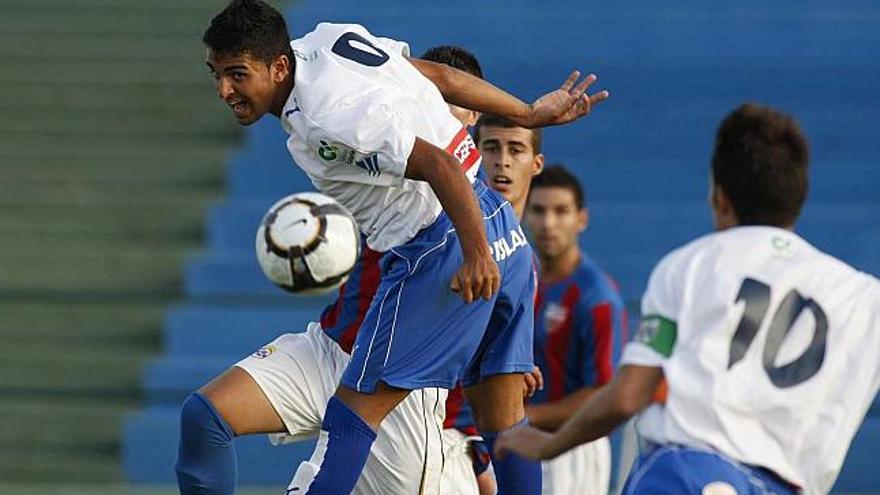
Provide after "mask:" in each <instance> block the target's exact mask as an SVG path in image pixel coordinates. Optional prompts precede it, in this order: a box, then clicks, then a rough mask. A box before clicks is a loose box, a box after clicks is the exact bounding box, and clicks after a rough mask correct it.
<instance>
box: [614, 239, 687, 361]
mask: <svg viewBox="0 0 880 495" xmlns="http://www.w3.org/2000/svg"><path fill="white" fill-rule="evenodd" d="M676 254H678V253H672V254H670V255H669V256H667V257H666V258H664V259H663V260H662V261H660V263H658V264H657V266H656V267H655V268H654V271H653V272H651V277H650V279H649V280H648V288H647V289H646V290H645V294H644V295H643V296H642V319H641V322H640V323H639V328H638V330H637V331H636V334H635V336H634V338H633V340H632V341H631V342H629V343H627V345H626V347H624V350H623V356H622V357H621V359H620V362H621V365H626V364H631V365H637V366H658V367H659V366H662V365H663V364H664V363H665V362H666V360H667V359H669V357H670V356H671V355H672V351H673V349H674V348H675V342H676V340H677V337H678V321H677V320H678V314H679V310H680V309H681V292H682V290H683V289H684V288H683V286H682V284H681V280H682V279H681V270H682V269H683V267H682V266H680V264H679V263H677V262H676V260H677V259H678V258H679V256H676Z"/></svg>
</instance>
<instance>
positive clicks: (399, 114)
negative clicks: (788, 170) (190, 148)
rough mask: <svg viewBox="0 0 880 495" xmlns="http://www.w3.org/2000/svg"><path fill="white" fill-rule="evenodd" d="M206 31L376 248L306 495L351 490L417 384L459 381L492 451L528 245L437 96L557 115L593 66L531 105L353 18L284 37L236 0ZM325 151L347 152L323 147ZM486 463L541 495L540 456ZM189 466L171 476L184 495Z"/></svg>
mask: <svg viewBox="0 0 880 495" xmlns="http://www.w3.org/2000/svg"><path fill="white" fill-rule="evenodd" d="M204 40H205V42H206V45H207V46H208V65H209V67H210V68H211V70H212V73H213V74H214V77H215V80H216V82H217V89H218V95H219V96H220V97H221V98H222V99H223V100H224V101H225V102H226V103H227V104H228V105H229V107H230V109H231V110H232V112H233V114H234V116H235V117H236V119H237V120H238V121H239V122H240V123H242V124H250V123H253V122H255V121H256V120H258V119H259V118H260V117H262V116H263V115H265V114H266V113H270V114H272V115H274V116H276V117H278V118H279V119H281V124H282V127H284V129H285V130H286V131H287V132H288V133H289V134H290V139H289V140H288V149H289V151H290V152H291V155H292V156H293V157H294V160H295V161H296V162H297V164H298V165H299V166H300V167H301V168H302V169H303V170H304V171H305V172H306V173H307V175H308V176H309V177H310V179H311V180H312V183H313V184H314V185H315V186H316V187H317V188H318V190H319V191H320V192H322V193H323V194H326V195H328V196H330V197H332V198H334V199H336V200H337V201H339V202H340V203H341V204H342V205H343V206H345V207H346V208H347V209H348V210H349V211H350V212H351V213H352V215H353V216H354V217H355V219H356V220H357V221H358V224H359V225H360V227H361V230H362V232H363V233H364V234H365V235H366V236H367V245H368V246H369V247H370V248H371V249H374V250H376V251H379V252H382V253H384V254H383V260H382V265H383V270H382V274H381V282H380V287H379V290H378V292H377V294H376V296H375V297H374V298H373V301H372V304H371V306H370V309H369V311H368V312H367V314H366V317H365V319H364V321H363V323H362V326H363V327H364V328H370V329H373V331H372V332H361V333H359V334H358V337H357V341H356V344H355V347H354V349H353V352H352V359H351V362H350V363H349V365H348V367H347V369H346V371H345V373H344V374H343V377H342V381H341V385H340V386H339V388H338V389H337V391H336V394H335V396H334V397H333V398H332V399H331V400H330V401H329V403H328V405H327V410H326V413H325V416H324V422H323V424H322V432H321V437H320V439H319V442H324V443H326V446H327V448H326V452H325V454H324V457H323V460H322V462H321V465H320V471H319V473H318V475H317V476H316V477H315V479H314V481H313V482H312V483H311V484H310V485H309V487H308V488H307V491H306V493H308V494H313V493H321V494H337V493H338V494H343V493H349V492H350V491H351V489H352V487H353V486H354V485H355V482H356V481H357V478H358V476H359V475H360V472H361V469H362V468H363V464H364V462H365V460H366V458H367V455H368V453H369V450H370V446H371V445H372V443H373V441H374V440H375V438H376V433H375V430H376V429H377V428H378V427H379V425H380V424H381V422H382V420H383V419H384V418H385V416H386V415H387V414H388V413H389V412H390V411H391V410H392V409H393V408H394V407H395V406H396V405H397V404H398V403H399V402H401V401H402V400H403V399H404V398H405V397H406V396H407V395H408V394H409V392H410V391H411V390H414V389H419V388H423V387H431V386H441V387H445V388H451V387H452V386H454V385H455V383H456V381H457V380H458V379H459V378H462V379H463V382H464V384H465V385H467V386H468V388H467V392H468V396H469V399H470V400H471V403H472V405H473V407H474V408H475V410H476V411H477V415H478V418H479V420H478V426H479V427H480V429H481V433H482V434H483V437H484V438H485V439H486V440H487V442H488V443H489V445H490V446H491V444H492V443H493V442H494V439H495V438H496V437H497V436H498V434H499V432H501V431H504V430H507V429H509V428H513V427H516V426H518V425H520V423H521V422H523V420H524V411H523V404H522V395H521V393H522V376H521V374H522V373H523V372H527V371H530V370H531V369H532V362H533V360H532V356H531V342H532V334H531V325H532V320H531V319H532V317H533V315H532V311H533V307H532V305H533V301H532V300H531V296H532V293H533V289H534V282H535V281H534V278H533V275H532V270H531V262H532V258H531V251H530V249H529V247H528V244H527V243H525V240H524V239H521V238H520V237H521V235H520V234H519V232H520V228H519V225H518V222H517V220H516V218H515V215H514V213H513V211H512V210H511V208H510V206H509V205H508V204H507V203H506V202H504V200H503V199H502V198H501V197H500V196H498V195H497V194H496V193H494V192H491V191H489V190H488V189H487V188H486V186H485V184H483V183H482V182H481V181H475V180H474V176H475V175H476V171H477V169H478V167H479V154H478V153H477V151H476V149H475V148H474V147H473V143H472V141H471V140H470V138H469V137H468V136H467V132H466V131H465V130H464V129H462V128H461V126H460V123H459V122H458V121H457V120H456V119H455V118H454V117H453V116H452V115H451V114H450V113H449V110H448V107H447V106H446V101H448V102H449V103H452V104H455V105H457V106H460V107H463V108H469V109H472V110H475V111H481V112H490V113H495V114H499V115H502V116H505V117H507V118H509V119H511V120H513V121H515V122H517V123H519V124H521V125H523V126H526V127H538V126H546V125H556V124H564V123H567V122H571V121H573V120H575V119H578V118H581V117H584V116H586V115H587V114H588V113H589V112H590V110H591V108H592V106H593V105H595V104H596V103H598V102H600V101H602V100H604V99H605V98H607V97H608V93H607V92H599V93H596V94H594V95H592V96H590V95H587V94H586V90H587V88H588V87H589V86H590V85H591V84H592V83H593V82H594V81H595V76H592V75H591V76H588V77H587V78H585V79H584V80H581V81H580V82H579V79H580V74H579V73H577V72H574V73H572V74H571V76H569V78H567V79H566V81H565V82H564V83H563V84H562V86H561V87H560V88H559V89H558V90H556V91H552V92H550V93H548V94H547V95H545V96H543V97H541V98H539V99H538V100H536V101H535V102H534V103H532V104H531V105H528V104H525V103H523V102H521V101H520V100H518V99H516V98H514V97H512V96H510V95H508V94H507V93H504V92H503V91H501V90H498V89H497V88H495V87H494V86H492V85H490V84H488V83H485V82H483V81H482V80H480V79H478V78H475V77H472V76H469V75H467V74H465V73H463V72H460V71H457V70H455V69H452V68H449V67H446V66H442V65H438V64H433V63H429V62H424V61H416V60H411V59H409V58H408V57H407V56H406V55H407V54H408V47H407V45H406V44H405V43H401V42H398V41H394V40H390V39H386V38H378V37H375V36H373V35H372V34H370V33H369V32H368V31H367V30H366V29H364V28H363V27H362V26H358V25H353V24H347V25H338V24H327V23H324V24H320V25H319V26H318V27H317V28H316V30H315V31H313V32H312V33H309V34H308V35H306V36H304V37H303V38H301V39H298V40H294V41H293V42H292V43H288V41H289V35H288V34H287V29H286V26H285V24H284V20H283V18H282V17H281V16H280V14H279V13H278V12H277V11H275V10H274V9H272V8H271V7H269V6H268V5H266V4H264V3H262V2H258V1H246V0H236V1H234V2H232V3H231V4H230V5H229V6H228V7H227V8H226V9H225V10H224V11H223V12H221V13H220V14H218V15H217V16H216V17H215V18H214V19H213V20H212V23H211V26H210V27H209V29H208V30H207V32H206V33H205V37H204ZM444 98H445V100H446V101H444ZM328 146H331V147H334V148H335V149H336V150H338V151H341V153H332V154H330V153H326V152H324V153H322V150H326V148H327V147H328ZM518 238H520V239H519V242H517V239H518ZM501 241H505V242H501ZM490 243H492V244H494V245H495V246H496V249H494V250H493V249H492V248H491V247H490ZM502 245H503V246H505V247H510V246H513V247H512V248H510V249H504V250H503V252H500V251H499V250H498V249H497V246H502ZM502 273H503V275H504V276H503V278H502ZM438 280H442V281H445V280H449V281H450V283H449V285H448V286H445V284H442V283H441V284H438V283H437V281H438ZM450 288H451V289H452V290H454V291H456V292H458V293H459V295H460V297H456V296H454V295H453V294H451V293H450V292H449V289H450ZM426 304H427V305H428V307H427V308H426ZM425 315H430V318H425ZM490 319H491V322H492V325H491V326H490V325H489V323H490ZM490 405H491V407H490ZM208 409H210V408H208ZM210 412H211V411H210V410H209V411H207V413H210ZM181 464H182V465H183V466H184V467H186V466H187V465H188V464H189V463H187V462H185V460H184V462H182V463H179V466H180V465H181ZM495 468H496V474H497V476H498V480H499V488H500V491H501V492H502V493H505V494H518V493H538V492H539V491H540V468H539V466H538V464H537V463H534V462H529V461H526V460H524V459H522V458H518V457H516V456H511V457H509V458H507V459H506V460H505V461H502V462H497V463H496V464H495ZM197 471H198V469H197V467H196V468H195V469H193V470H191V472H183V473H180V472H179V474H180V476H179V479H180V480H181V485H182V488H183V490H184V491H185V492H186V491H187V490H189V489H190V488H192V487H193V486H194V485H195V484H197V480H195V482H193V483H190V481H191V475H192V473H193V472H197Z"/></svg>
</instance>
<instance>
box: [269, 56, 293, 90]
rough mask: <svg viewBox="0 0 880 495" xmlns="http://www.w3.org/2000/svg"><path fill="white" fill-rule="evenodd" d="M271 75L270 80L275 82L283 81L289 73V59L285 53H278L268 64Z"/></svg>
mask: <svg viewBox="0 0 880 495" xmlns="http://www.w3.org/2000/svg"><path fill="white" fill-rule="evenodd" d="M269 71H270V74H271V76H272V82H274V83H275V84H281V83H283V82H284V81H285V80H286V79H287V77H288V76H289V75H290V59H289V58H288V57H287V55H278V56H277V57H276V58H275V60H274V61H272V64H271V65H270V66H269Z"/></svg>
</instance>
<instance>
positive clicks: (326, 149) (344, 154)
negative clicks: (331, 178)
mask: <svg viewBox="0 0 880 495" xmlns="http://www.w3.org/2000/svg"><path fill="white" fill-rule="evenodd" d="M320 143H321V146H320V147H318V156H319V157H320V158H321V160H324V161H325V162H327V163H348V164H351V162H353V161H354V159H355V156H356V153H355V151H354V150H353V149H351V148H349V147H348V146H345V145H344V144H339V143H331V142H329V141H324V140H321V141H320Z"/></svg>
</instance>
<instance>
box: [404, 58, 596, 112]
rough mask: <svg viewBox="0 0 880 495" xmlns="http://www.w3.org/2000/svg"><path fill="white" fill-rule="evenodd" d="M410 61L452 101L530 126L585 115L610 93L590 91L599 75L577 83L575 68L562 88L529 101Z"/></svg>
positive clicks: (423, 62)
mask: <svg viewBox="0 0 880 495" xmlns="http://www.w3.org/2000/svg"><path fill="white" fill-rule="evenodd" d="M409 60H410V62H411V63H412V64H413V65H414V66H415V67H416V69H418V70H419V72H421V73H422V75H424V76H425V77H427V78H428V79H430V80H431V82H433V83H434V85H435V86H437V88H438V89H439V90H440V93H441V94H442V95H443V98H444V99H445V100H446V101H447V102H448V103H451V104H453V105H457V106H460V107H464V108H468V109H471V110H476V111H478V112H483V113H491V114H494V115H500V116H502V117H506V118H508V119H510V120H511V121H513V122H515V123H516V124H518V125H521V126H523V127H528V128H535V127H543V126H549V125H559V124H565V123H567V122H571V121H573V120H576V119H579V118H581V117H585V116H586V115H588V114H589V113H590V110H591V109H592V107H593V105H596V104H597V103H599V102H601V101H602V100H605V99H606V98H608V96H609V93H608V91H599V92H598V93H595V94H593V95H588V94H586V91H587V89H588V88H589V87H590V85H591V84H593V83H594V82H595V81H596V76H595V75H593V74H590V75H588V76H587V77H586V78H585V79H584V80H583V81H581V82H580V83H579V84H577V85H575V83H576V82H577V81H578V79H579V78H580V72H577V71H575V72H572V73H571V75H569V77H568V79H566V80H565V82H564V83H563V84H562V86H560V88H559V89H557V90H555V91H551V92H550V93H547V94H546V95H544V96H542V97H541V98H538V99H537V100H535V101H534V102H533V103H531V104H528V103H525V102H523V101H522V100H520V99H519V98H517V97H515V96H513V95H511V94H509V93H507V92H505V91H504V90H502V89H499V88H497V87H496V86H494V85H492V84H491V83H489V82H487V81H484V80H483V79H480V78H479V77H476V76H473V75H471V74H468V73H467V72H464V71H461V70H458V69H455V68H453V67H449V66H448V65H444V64H437V63H434V62H429V61H427V60H419V59H409Z"/></svg>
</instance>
